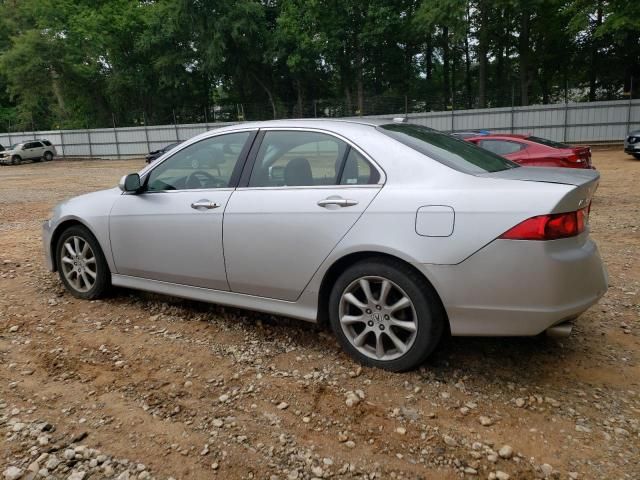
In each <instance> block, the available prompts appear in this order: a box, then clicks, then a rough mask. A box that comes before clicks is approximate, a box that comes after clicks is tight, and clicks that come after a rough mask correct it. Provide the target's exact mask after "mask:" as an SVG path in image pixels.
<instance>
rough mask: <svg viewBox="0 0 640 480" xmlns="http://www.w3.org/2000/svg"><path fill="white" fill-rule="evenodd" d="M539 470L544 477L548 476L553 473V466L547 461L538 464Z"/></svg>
mask: <svg viewBox="0 0 640 480" xmlns="http://www.w3.org/2000/svg"><path fill="white" fill-rule="evenodd" d="M540 470H541V471H542V474H543V475H544V478H548V477H550V476H551V475H552V474H553V467H552V466H551V465H549V464H548V463H543V464H542V465H540Z"/></svg>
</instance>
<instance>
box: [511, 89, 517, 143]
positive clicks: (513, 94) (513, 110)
mask: <svg viewBox="0 0 640 480" xmlns="http://www.w3.org/2000/svg"><path fill="white" fill-rule="evenodd" d="M515 103H516V89H515V87H514V86H513V84H511V133H513V128H514V123H515V115H516V105H515Z"/></svg>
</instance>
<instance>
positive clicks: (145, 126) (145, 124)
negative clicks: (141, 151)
mask: <svg viewBox="0 0 640 480" xmlns="http://www.w3.org/2000/svg"><path fill="white" fill-rule="evenodd" d="M142 123H143V124H144V139H145V140H146V141H147V152H150V151H151V146H150V145H149V132H148V130H147V116H146V115H145V114H144V112H142Z"/></svg>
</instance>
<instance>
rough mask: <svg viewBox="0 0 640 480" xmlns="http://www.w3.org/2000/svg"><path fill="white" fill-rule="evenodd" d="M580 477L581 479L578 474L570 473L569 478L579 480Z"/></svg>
mask: <svg viewBox="0 0 640 480" xmlns="http://www.w3.org/2000/svg"><path fill="white" fill-rule="evenodd" d="M578 477H579V475H578V472H569V478H570V479H571V480H578Z"/></svg>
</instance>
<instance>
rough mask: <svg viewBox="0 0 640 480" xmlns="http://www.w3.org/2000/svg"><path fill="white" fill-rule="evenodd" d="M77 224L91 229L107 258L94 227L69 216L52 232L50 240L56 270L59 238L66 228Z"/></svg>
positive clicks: (56, 269)
mask: <svg viewBox="0 0 640 480" xmlns="http://www.w3.org/2000/svg"><path fill="white" fill-rule="evenodd" d="M76 225H77V226H80V227H84V228H86V229H87V230H89V233H91V235H93V238H95V239H96V242H98V245H100V248H101V249H102V254H103V255H105V258H106V252H105V249H104V246H103V245H102V244H101V243H100V240H99V239H98V237H97V235H96V234H95V232H94V231H93V229H92V228H91V227H90V226H89V225H87V224H86V223H84V222H82V221H80V220H79V219H77V218H75V217H73V218H68V219H66V220H63V221H62V222H60V223H59V224H58V225H57V226H56V228H55V230H54V231H53V233H52V234H51V240H50V241H49V249H50V250H49V251H50V252H51V261H52V263H53V271H54V272H56V271H58V258H57V257H58V251H57V250H58V249H57V248H56V246H57V245H58V240H59V239H60V236H61V235H62V234H63V232H64V231H65V230H67V229H68V228H69V227H73V226H76Z"/></svg>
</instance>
